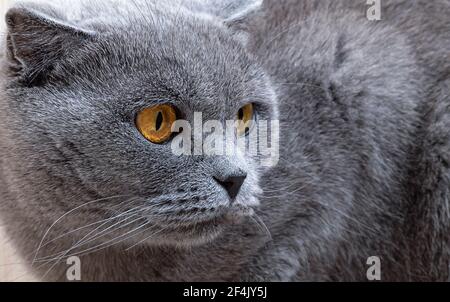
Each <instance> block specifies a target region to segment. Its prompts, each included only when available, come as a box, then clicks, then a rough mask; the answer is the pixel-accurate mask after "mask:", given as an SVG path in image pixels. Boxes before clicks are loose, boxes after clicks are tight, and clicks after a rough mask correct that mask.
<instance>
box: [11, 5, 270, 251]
mask: <svg viewBox="0 0 450 302" xmlns="http://www.w3.org/2000/svg"><path fill="white" fill-rule="evenodd" d="M89 2H90V3H91V4H90V8H89V9H88V8H87V7H84V9H81V10H80V11H79V12H80V13H79V15H78V16H71V17H70V18H68V17H67V15H66V14H65V13H64V12H60V11H61V10H60V9H58V8H52V7H50V6H47V5H43V4H30V3H28V4H20V5H16V6H15V7H13V8H12V9H11V10H10V11H9V12H8V14H7V17H6V21H7V25H8V35H7V47H6V54H7V57H6V59H5V60H4V64H6V65H5V66H7V68H5V69H4V71H3V73H4V75H3V76H2V77H4V78H5V79H6V81H5V83H6V84H5V85H6V86H5V91H6V100H5V101H3V102H5V104H3V105H2V108H3V109H4V113H5V114H4V115H5V116H6V117H5V119H6V120H3V121H2V122H3V123H2V124H3V125H2V127H4V128H5V129H6V130H4V136H5V137H7V139H5V140H7V141H9V142H13V145H14V146H12V147H11V148H10V151H11V152H10V155H9V159H10V164H11V165H10V166H9V168H5V171H8V172H5V173H7V174H8V177H9V179H15V181H14V184H15V185H16V186H17V184H20V185H19V187H20V190H22V191H23V192H24V194H23V196H22V198H19V199H20V200H19V201H18V204H16V205H15V206H16V207H19V208H21V209H23V210H25V211H27V212H28V213H29V214H28V215H27V216H34V217H38V215H39V214H38V213H41V212H47V213H52V214H51V215H50V214H49V215H48V216H45V215H43V216H41V217H40V218H36V219H41V220H45V219H47V220H48V221H44V223H43V225H48V224H49V223H50V224H51V223H52V222H54V220H52V219H55V218H57V217H59V216H61V215H64V213H67V212H69V211H71V210H73V209H76V208H77V207H79V208H80V209H81V210H82V212H81V213H82V215H81V214H80V212H79V211H77V212H71V215H66V216H65V217H64V219H65V222H64V223H62V225H61V226H60V227H61V229H60V232H61V233H63V232H64V228H66V229H67V230H66V231H71V228H72V229H73V228H77V227H83V225H88V224H89V223H96V222H98V221H102V220H106V219H108V218H110V217H112V214H111V213H116V214H119V215H122V216H119V217H122V218H128V220H126V219H124V222H123V223H121V224H120V223H119V224H118V226H122V230H121V232H123V233H126V232H135V231H136V232H137V230H142V231H145V230H147V233H145V232H144V234H147V235H149V234H155V233H160V235H156V234H155V235H154V238H153V240H154V242H155V243H156V242H158V243H160V242H161V241H162V242H163V243H179V244H183V243H186V244H192V243H195V242H197V243H199V242H205V241H207V240H211V239H212V238H215V237H216V236H217V235H218V234H219V233H220V231H221V230H222V228H223V227H224V226H226V225H227V222H229V221H230V218H232V217H234V218H235V217H245V216H247V215H251V214H252V209H253V208H254V207H256V206H258V204H259V202H258V194H259V192H260V187H259V180H260V177H261V172H262V171H263V169H264V167H262V166H261V161H260V156H259V154H250V153H249V152H236V153H234V154H233V155H228V156H227V155H226V154H225V155H223V156H216V155H212V156H208V155H205V154H196V155H192V156H191V155H179V154H174V152H173V144H172V142H173V140H174V139H176V138H179V137H180V135H186V133H190V132H187V131H188V129H182V132H181V133H180V134H177V133H174V134H167V133H166V132H165V131H166V130H168V128H167V127H169V128H170V124H169V126H168V122H170V121H172V120H174V119H177V120H181V119H182V120H186V121H188V122H190V123H192V137H194V136H196V135H198V132H199V131H198V130H199V128H195V126H194V115H195V113H201V114H202V118H203V121H220V122H221V123H223V125H225V122H226V121H229V120H237V119H238V118H237V116H239V114H240V115H241V118H242V115H246V114H248V115H249V116H253V117H255V118H257V119H260V120H272V119H276V115H277V108H276V102H275V96H274V92H273V90H272V88H271V84H270V82H269V80H268V78H267V77H266V76H265V75H264V72H263V71H262V70H261V68H260V67H259V66H258V64H257V63H256V62H255V60H254V59H253V58H252V57H251V55H250V54H249V53H248V52H247V51H246V47H245V42H244V40H245V34H243V33H242V31H243V29H242V22H243V20H245V17H246V16H248V15H249V14H253V13H254V12H255V11H256V10H257V9H258V7H259V5H261V3H260V2H262V1H252V0H248V1H240V0H235V1H209V2H208V1H206V2H205V1H203V2H200V1H198V2H197V1H191V2H188V4H186V3H184V4H179V5H177V4H174V3H176V2H172V3H171V4H170V5H168V4H163V3H162V2H163V1H154V2H152V1H137V2H136V1H135V2H128V1H126V2H125V3H126V4H125V3H124V1H119V2H120V3H119V2H117V3H115V4H114V5H117V7H116V6H115V7H114V8H112V7H111V6H107V4H106V3H108V2H106V1H102V2H101V3H103V5H104V6H102V5H100V4H95V2H92V1H89ZM99 3H100V2H99ZM201 3H203V4H201ZM74 9H75V8H74ZM217 11H220V12H221V13H220V14H218V13H216V12H217ZM243 37H244V38H243ZM245 111H247V112H245ZM197 116H198V114H197ZM197 127H198V125H197ZM200 129H201V128H200ZM250 131H255V130H253V129H250ZM244 132H245V133H244V134H243V135H244V136H245V135H248V133H247V132H248V131H247V132H246V131H244ZM200 136H201V137H203V136H205V134H204V133H203V134H200ZM155 137H156V138H155ZM185 137H186V136H185ZM187 137H189V135H188V136H187ZM192 144H193V145H192V148H194V147H195V144H196V142H194V141H193V142H192ZM15 156H17V157H15ZM19 157H20V158H22V161H17V158H19ZM5 158H7V157H5ZM53 189H54V190H53ZM111 210H112V211H111ZM124 213H125V214H124ZM72 214H73V215H72ZM128 214H133V215H134V216H131V215H128ZM127 215H128V216H127ZM81 216H82V217H81ZM50 217H51V218H50ZM231 220H233V219H231ZM114 221H115V222H117V220H114ZM125 223H128V225H127V226H125ZM54 228H58V226H54ZM130 234H134V233H130ZM113 236H117V233H115V234H114V235H113ZM105 238H107V236H106V237H105ZM105 240H106V239H105Z"/></svg>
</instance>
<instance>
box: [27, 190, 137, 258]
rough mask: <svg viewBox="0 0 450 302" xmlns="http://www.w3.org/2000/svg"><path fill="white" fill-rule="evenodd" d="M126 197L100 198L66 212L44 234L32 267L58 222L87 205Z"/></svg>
mask: <svg viewBox="0 0 450 302" xmlns="http://www.w3.org/2000/svg"><path fill="white" fill-rule="evenodd" d="M126 196H130V195H116V196H111V197H106V198H100V199H97V200H93V201H90V202H86V203H84V204H82V205H80V206H78V207H76V208H74V209H72V210H70V211H68V212H66V213H65V214H64V215H62V216H61V217H59V218H58V219H57V220H56V221H55V222H54V223H53V224H52V225H51V226H50V227H49V228H48V229H47V231H46V232H45V233H44V236H43V237H42V239H41V241H40V243H39V246H38V248H37V250H36V253H35V255H34V258H33V261H32V262H31V266H33V265H34V263H35V261H36V258H37V255H38V253H39V250H40V249H41V247H42V244H43V243H44V240H45V238H46V237H47V235H48V234H49V232H50V230H51V229H52V228H53V227H54V226H55V225H56V224H58V222H60V221H61V220H62V219H64V218H65V217H67V216H68V215H69V214H71V213H73V212H75V211H76V210H79V209H81V208H83V207H85V206H87V205H90V204H93V203H97V202H101V201H106V200H111V199H115V198H122V197H126Z"/></svg>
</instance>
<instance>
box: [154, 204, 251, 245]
mask: <svg viewBox="0 0 450 302" xmlns="http://www.w3.org/2000/svg"><path fill="white" fill-rule="evenodd" d="M253 214H254V210H253V209H252V208H249V207H242V206H236V207H230V208H229V209H228V210H227V211H220V212H218V213H217V215H215V216H213V217H209V218H205V219H196V220H191V221H180V222H178V223H172V224H167V225H164V224H163V225H160V228H161V230H163V231H161V236H160V237H159V238H158V241H159V243H163V244H170V245H172V244H175V245H179V246H180V245H181V246H192V245H201V244H205V243H208V242H211V241H213V240H215V239H217V238H218V237H219V236H220V235H221V234H222V233H223V232H224V231H225V230H226V229H227V228H228V227H230V226H232V225H236V224H239V223H242V222H243V221H245V220H246V219H247V218H248V217H250V216H252V215H253Z"/></svg>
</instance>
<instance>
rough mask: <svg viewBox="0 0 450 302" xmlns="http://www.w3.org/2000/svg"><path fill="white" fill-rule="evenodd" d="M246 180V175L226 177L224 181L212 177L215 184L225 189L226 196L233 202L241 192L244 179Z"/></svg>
mask: <svg viewBox="0 0 450 302" xmlns="http://www.w3.org/2000/svg"><path fill="white" fill-rule="evenodd" d="M246 178H247V175H246V174H245V175H241V176H232V177H228V178H226V179H224V180H220V179H218V178H217V177H214V179H215V180H216V182H217V183H219V184H220V185H221V186H222V187H224V188H225V190H226V191H227V192H228V195H229V196H230V198H231V200H234V199H235V198H236V197H237V196H238V194H239V191H240V190H241V187H242V185H243V184H244V182H245V179H246Z"/></svg>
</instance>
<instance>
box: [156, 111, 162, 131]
mask: <svg viewBox="0 0 450 302" xmlns="http://www.w3.org/2000/svg"><path fill="white" fill-rule="evenodd" d="M163 121H164V118H163V115H162V112H161V111H160V112H158V116H157V117H156V127H155V129H156V131H159V130H160V129H161V126H162V124H163Z"/></svg>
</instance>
